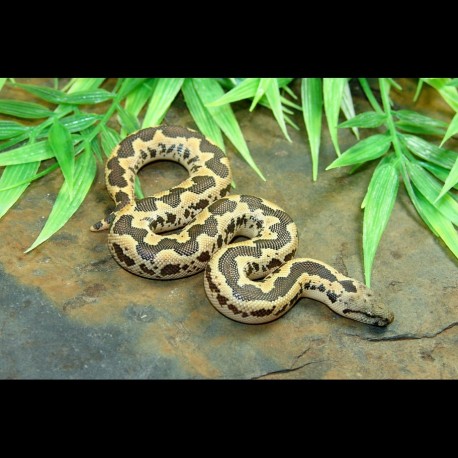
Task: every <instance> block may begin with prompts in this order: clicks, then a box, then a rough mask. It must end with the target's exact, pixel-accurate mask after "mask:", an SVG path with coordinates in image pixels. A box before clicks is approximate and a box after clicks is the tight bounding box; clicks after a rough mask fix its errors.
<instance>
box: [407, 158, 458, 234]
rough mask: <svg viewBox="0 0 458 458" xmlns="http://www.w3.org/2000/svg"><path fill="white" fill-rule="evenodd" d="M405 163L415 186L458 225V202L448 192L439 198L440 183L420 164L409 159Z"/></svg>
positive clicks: (446, 216)
mask: <svg viewBox="0 0 458 458" xmlns="http://www.w3.org/2000/svg"><path fill="white" fill-rule="evenodd" d="M405 165H406V168H407V172H408V174H409V177H410V178H411V180H412V182H413V184H414V185H415V187H416V188H417V189H418V190H419V191H420V192H421V193H422V194H423V196H424V197H425V198H426V199H428V201H429V202H430V203H431V205H434V206H435V207H436V208H437V210H438V211H440V212H441V213H442V214H443V215H444V217H445V218H447V219H448V220H450V221H451V222H452V223H453V224H455V225H457V226H458V203H457V202H456V201H455V200H454V199H453V198H452V197H451V196H450V195H448V194H445V195H444V196H442V197H441V198H440V200H437V197H438V195H439V193H440V191H441V185H440V183H439V182H438V181H437V180H436V179H435V178H434V177H433V176H432V175H431V174H429V173H428V172H427V171H426V170H424V169H423V168H422V167H421V166H420V165H418V164H416V163H414V162H411V161H408V160H406V161H405ZM436 200H437V201H436Z"/></svg>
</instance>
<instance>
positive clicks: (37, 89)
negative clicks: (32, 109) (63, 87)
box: [15, 83, 68, 104]
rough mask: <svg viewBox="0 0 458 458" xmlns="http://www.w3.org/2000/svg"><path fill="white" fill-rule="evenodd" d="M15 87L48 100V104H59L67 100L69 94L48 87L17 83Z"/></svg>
mask: <svg viewBox="0 0 458 458" xmlns="http://www.w3.org/2000/svg"><path fill="white" fill-rule="evenodd" d="M15 86H17V87H20V88H21V89H24V90H25V91H27V92H28V93H30V94H33V95H35V96H37V97H39V98H40V99H43V100H46V101H47V102H50V103H54V104H59V103H62V102H64V101H65V100H66V98H67V97H68V96H67V94H66V93H65V92H63V91H59V90H58V89H53V88H50V87H46V86H37V85H36V84H21V83H16V84H15Z"/></svg>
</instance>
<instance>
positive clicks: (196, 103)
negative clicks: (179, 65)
mask: <svg viewBox="0 0 458 458" xmlns="http://www.w3.org/2000/svg"><path fill="white" fill-rule="evenodd" d="M181 90H182V92H183V96H184V100H185V102H186V105H187V107H188V110H189V112H190V113H191V116H192V117H193V119H194V121H195V123H196V124H197V127H198V128H199V130H200V131H201V132H202V134H203V135H205V136H206V137H208V138H209V139H210V140H212V141H213V142H214V143H215V144H216V145H218V146H219V147H220V148H221V149H222V150H223V151H225V148H224V140H223V135H222V133H221V129H220V128H219V127H218V124H216V122H215V121H214V120H213V118H212V116H211V114H210V112H209V111H208V109H207V108H206V107H205V105H204V104H203V103H202V100H200V97H199V94H197V92H196V90H195V88H194V84H193V82H192V80H191V79H190V78H186V79H185V80H184V82H183V86H182V87H181Z"/></svg>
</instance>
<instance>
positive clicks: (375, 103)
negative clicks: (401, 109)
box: [358, 78, 384, 114]
mask: <svg viewBox="0 0 458 458" xmlns="http://www.w3.org/2000/svg"><path fill="white" fill-rule="evenodd" d="M358 81H359V84H360V85H361V88H362V90H363V91H364V94H365V95H366V97H367V100H369V103H370V104H371V106H372V108H373V109H374V111H376V112H377V113H380V114H383V113H384V111H383V109H382V107H381V106H380V104H379V103H378V101H377V99H376V98H375V96H374V93H373V92H372V89H371V87H370V86H369V82H368V81H367V79H366V78H358Z"/></svg>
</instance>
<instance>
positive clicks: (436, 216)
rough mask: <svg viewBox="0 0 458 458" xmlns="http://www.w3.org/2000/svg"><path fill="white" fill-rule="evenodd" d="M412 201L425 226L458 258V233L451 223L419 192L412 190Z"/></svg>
mask: <svg viewBox="0 0 458 458" xmlns="http://www.w3.org/2000/svg"><path fill="white" fill-rule="evenodd" d="M411 198H412V196H411ZM412 201H413V202H414V204H415V206H416V208H417V210H419V212H418V213H419V214H420V216H421V217H422V219H423V220H424V221H425V223H426V224H427V226H428V227H429V228H430V229H432V232H433V233H434V234H435V235H436V236H438V237H440V238H441V239H442V240H443V241H444V242H445V244H446V245H447V246H448V248H449V249H450V251H451V252H452V253H453V254H454V255H455V257H457V258H458V233H457V231H456V229H455V228H454V227H453V224H452V223H451V222H450V221H449V220H448V219H447V218H446V217H445V216H444V215H443V214H442V213H441V212H440V211H439V210H438V209H437V208H436V207H435V206H434V205H432V204H431V203H430V202H429V201H428V199H426V198H425V197H424V196H423V195H422V194H421V192H419V191H417V190H414V199H412Z"/></svg>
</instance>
